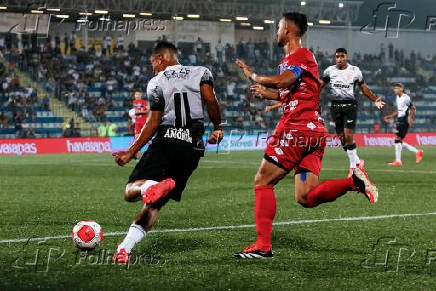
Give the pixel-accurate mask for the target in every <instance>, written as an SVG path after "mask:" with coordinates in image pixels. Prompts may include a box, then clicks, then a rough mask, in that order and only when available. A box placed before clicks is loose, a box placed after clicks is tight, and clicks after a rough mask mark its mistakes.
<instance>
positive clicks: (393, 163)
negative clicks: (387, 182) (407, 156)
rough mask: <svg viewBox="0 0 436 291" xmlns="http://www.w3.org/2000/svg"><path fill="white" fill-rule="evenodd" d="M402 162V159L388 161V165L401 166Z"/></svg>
mask: <svg viewBox="0 0 436 291" xmlns="http://www.w3.org/2000/svg"><path fill="white" fill-rule="evenodd" d="M402 165H403V162H402V161H396V160H395V161H393V162H391V163H388V166H402Z"/></svg>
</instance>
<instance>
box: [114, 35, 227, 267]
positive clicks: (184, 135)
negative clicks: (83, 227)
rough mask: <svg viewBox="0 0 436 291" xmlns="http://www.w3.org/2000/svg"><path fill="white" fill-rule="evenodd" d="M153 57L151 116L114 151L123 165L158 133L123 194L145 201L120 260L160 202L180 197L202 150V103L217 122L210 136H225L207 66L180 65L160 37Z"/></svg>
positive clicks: (153, 218) (170, 46)
mask: <svg viewBox="0 0 436 291" xmlns="http://www.w3.org/2000/svg"><path fill="white" fill-rule="evenodd" d="M150 60H151V64H152V66H153V71H154V73H155V77H153V78H152V79H151V80H150V81H149V83H148V85H147V95H148V97H149V103H150V110H151V116H150V118H149V119H148V120H147V123H146V124H145V126H144V128H143V129H142V130H141V133H140V135H139V137H138V138H137V139H135V141H134V143H133V144H132V145H131V146H130V148H129V150H128V151H122V152H117V153H114V154H113V156H114V157H115V162H116V163H117V164H118V165H120V166H123V165H125V164H126V163H128V162H129V161H130V160H131V159H132V157H133V156H134V155H135V154H136V153H137V152H138V151H139V150H140V149H141V148H142V147H143V146H144V145H145V144H147V142H148V141H149V140H150V139H151V138H152V136H153V135H154V134H156V136H155V137H154V139H153V141H152V144H151V145H150V147H149V148H148V149H147V151H146V152H145V153H144V154H143V155H142V157H141V160H140V161H139V163H138V164H136V167H135V168H134V170H133V171H132V173H131V175H130V177H129V180H128V183H127V185H126V189H125V192H124V199H125V200H126V201H128V202H136V201H138V200H142V201H143V202H144V203H145V204H144V207H143V208H142V210H141V211H140V212H139V214H138V215H137V216H136V217H135V219H134V220H133V223H132V224H131V226H130V228H129V231H128V233H127V236H126V237H125V238H124V240H123V242H122V243H121V244H120V245H118V248H117V251H116V253H115V255H114V257H113V260H114V261H117V262H118V263H127V262H128V261H129V253H130V251H131V250H132V248H133V247H134V246H135V244H137V243H138V242H139V241H141V240H142V239H143V238H144V237H145V235H146V233H147V232H148V231H149V230H150V229H151V228H152V227H153V225H154V223H155V222H156V220H157V216H158V213H159V211H160V209H161V208H162V206H164V205H165V204H166V203H167V202H168V201H169V199H173V200H175V201H180V199H181V195H182V192H183V190H184V188H185V186H186V182H187V181H188V179H189V177H190V176H191V174H192V172H193V171H194V170H195V169H196V168H197V166H198V162H199V160H200V158H201V157H202V156H203V154H204V144H203V134H204V114H203V105H206V108H207V112H208V115H209V117H210V120H211V121H212V123H213V125H214V128H215V130H214V131H213V132H212V134H211V136H210V138H209V139H208V142H209V143H212V144H216V143H219V142H220V141H221V139H222V138H223V131H222V129H221V126H220V124H221V112H220V108H219V105H218V102H217V100H216V97H215V92H214V90H213V77H212V73H211V72H210V71H209V69H207V68H205V67H201V66H182V65H180V64H179V62H178V59H177V49H176V47H175V46H174V45H173V44H171V43H168V42H159V43H158V44H157V46H156V47H155V49H154V52H153V54H152V56H151V59H150Z"/></svg>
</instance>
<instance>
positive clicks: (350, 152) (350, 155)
mask: <svg viewBox="0 0 436 291" xmlns="http://www.w3.org/2000/svg"><path fill="white" fill-rule="evenodd" d="M355 150H356V149H354V150H347V155H348V159H349V160H350V169H351V168H356V160H355V157H354V152H353V151H355Z"/></svg>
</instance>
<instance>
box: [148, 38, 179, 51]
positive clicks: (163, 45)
mask: <svg viewBox="0 0 436 291" xmlns="http://www.w3.org/2000/svg"><path fill="white" fill-rule="evenodd" d="M163 50H170V51H172V52H173V53H175V54H177V48H176V46H175V45H173V44H172V43H170V42H168V41H160V42H158V43H157V44H156V46H155V47H154V49H153V53H155V54H157V53H160V52H161V51H163Z"/></svg>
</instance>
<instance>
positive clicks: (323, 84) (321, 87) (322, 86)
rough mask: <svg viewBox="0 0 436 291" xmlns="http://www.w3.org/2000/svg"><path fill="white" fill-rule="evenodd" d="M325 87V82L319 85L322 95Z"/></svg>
mask: <svg viewBox="0 0 436 291" xmlns="http://www.w3.org/2000/svg"><path fill="white" fill-rule="evenodd" d="M325 85H326V83H325V82H324V81H323V80H321V83H320V85H319V92H320V93H321V91H322V89H324V87H325Z"/></svg>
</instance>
